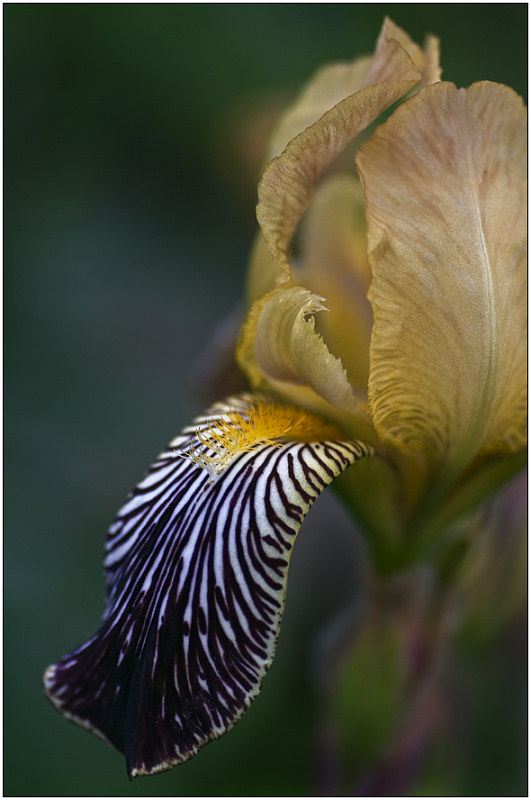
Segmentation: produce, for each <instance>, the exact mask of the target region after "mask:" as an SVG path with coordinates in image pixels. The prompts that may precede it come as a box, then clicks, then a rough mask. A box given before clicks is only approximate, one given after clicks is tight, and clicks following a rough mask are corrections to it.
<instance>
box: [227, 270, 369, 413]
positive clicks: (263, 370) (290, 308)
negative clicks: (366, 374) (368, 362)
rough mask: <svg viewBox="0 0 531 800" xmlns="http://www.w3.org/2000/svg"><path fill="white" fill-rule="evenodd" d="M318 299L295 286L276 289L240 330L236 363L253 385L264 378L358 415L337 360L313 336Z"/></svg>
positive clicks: (360, 399)
mask: <svg viewBox="0 0 531 800" xmlns="http://www.w3.org/2000/svg"><path fill="white" fill-rule="evenodd" d="M320 311H325V312H326V306H325V305H323V298H321V297H318V296H317V295H314V294H312V292H310V291H309V290H308V289H305V288H303V287H301V286H291V285H290V286H287V285H282V286H280V287H278V288H277V289H275V290H273V291H272V292H270V293H269V294H268V295H266V296H265V297H263V298H262V299H261V300H259V301H258V302H257V303H255V305H254V306H253V308H252V309H251V312H250V314H249V316H248V318H247V321H246V323H245V325H244V327H243V330H242V336H241V340H240V347H239V360H240V364H241V366H242V368H243V369H244V370H245V372H246V373H247V375H248V376H249V377H250V378H251V380H252V381H253V383H254V384H255V385H260V383H261V381H262V380H264V379H265V381H266V382H267V383H268V384H271V385H275V384H278V382H284V383H287V384H294V385H298V386H303V387H309V388H311V389H312V390H313V391H314V392H315V393H316V394H317V395H318V396H320V397H321V398H323V399H324V400H325V401H327V402H328V403H330V404H331V405H332V406H335V407H336V408H339V409H341V410H342V411H346V412H348V413H351V414H359V413H360V410H361V404H362V403H363V401H364V398H363V396H362V395H361V393H358V394H356V392H355V391H354V389H353V388H352V386H351V385H350V383H349V381H348V379H347V374H346V371H345V368H344V367H343V365H342V363H341V361H340V360H339V359H338V358H336V357H335V356H333V355H332V354H331V353H330V351H329V350H328V348H327V346H326V344H325V342H324V341H323V339H322V337H321V336H320V335H319V334H318V333H317V332H316V331H315V317H314V315H315V314H316V313H318V312H320Z"/></svg>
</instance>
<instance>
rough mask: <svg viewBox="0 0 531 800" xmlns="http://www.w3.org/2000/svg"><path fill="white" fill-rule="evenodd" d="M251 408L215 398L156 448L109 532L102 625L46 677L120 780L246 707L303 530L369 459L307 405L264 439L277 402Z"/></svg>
mask: <svg viewBox="0 0 531 800" xmlns="http://www.w3.org/2000/svg"><path fill="white" fill-rule="evenodd" d="M260 402H261V401H260ZM257 403H258V401H257V398H256V397H253V396H250V395H245V396H239V397H235V398H229V399H228V400H226V401H224V402H222V403H217V404H215V405H214V406H213V407H212V408H211V409H209V411H208V412H207V413H206V414H205V415H204V416H202V417H200V418H198V419H197V420H195V422H194V423H193V424H192V426H190V427H188V428H185V429H184V430H183V432H182V433H181V435H180V436H178V437H177V438H176V439H174V440H173V441H172V442H170V444H169V446H168V448H167V449H166V450H165V451H164V452H162V453H161V454H160V455H159V457H158V459H157V460H156V461H155V463H154V464H153V465H152V467H151V469H150V470H149V472H148V473H147V475H146V476H145V478H144V479H143V480H142V481H141V483H140V484H139V485H138V486H137V487H136V488H135V489H134V490H133V492H132V493H131V494H130V496H129V498H128V499H127V501H126V503H125V505H124V507H123V508H122V509H121V511H120V512H119V514H118V516H117V518H116V520H115V522H114V523H113V525H112V526H111V528H110V531H109V533H108V537H107V543H106V555H105V570H106V579H107V601H106V609H105V613H104V616H103V620H102V624H101V627H100V630H99V631H98V633H97V634H96V635H95V636H94V637H93V638H92V639H90V641H89V642H87V643H86V644H85V645H83V646H82V647H80V648H79V649H77V650H75V651H74V652H73V653H70V654H69V655H67V656H65V657H64V658H63V659H61V660H60V661H59V662H57V663H56V664H54V665H52V666H51V667H49V668H48V670H47V671H46V673H45V676H44V686H45V690H46V693H47V695H48V697H49V699H50V700H51V701H52V703H53V704H54V705H55V706H56V708H57V709H58V710H59V711H61V712H62V713H63V714H64V715H65V716H66V717H67V718H69V719H71V720H72V721H74V722H76V723H77V724H79V725H81V726H83V727H86V728H88V729H89V730H91V731H92V732H94V733H96V734H97V735H99V736H100V737H102V738H103V739H105V740H106V741H107V742H109V743H110V744H111V745H113V746H114V747H116V748H118V749H119V750H120V751H122V752H124V753H125V756H126V762H127V770H128V773H129V776H130V777H135V776H138V775H149V774H153V773H157V772H162V771H164V770H167V769H170V768H171V767H173V766H175V765H176V764H179V763H181V762H183V761H186V760H187V759H188V758H190V757H191V756H193V755H194V754H195V753H196V752H197V751H198V750H199V749H200V748H201V747H202V746H203V745H205V744H206V743H207V742H209V741H210V740H212V739H215V738H217V737H219V736H221V735H222V734H223V733H225V732H226V731H227V730H228V729H229V728H231V727H232V725H234V723H235V722H236V721H237V720H238V719H239V717H240V716H241V715H242V714H243V712H244V711H245V710H246V709H247V708H248V706H249V705H250V703H251V701H252V699H253V698H254V697H255V696H256V695H257V694H258V692H259V690H260V686H261V682H262V679H263V677H264V675H265V673H266V671H267V669H268V667H269V665H270V664H271V661H272V658H273V654H274V649H275V644H276V639H277V635H278V628H279V624H280V619H281V615H282V610H283V605H284V597H285V592H286V585H287V570H288V565H289V560H290V555H291V550H292V547H293V544H294V541H295V538H296V535H297V533H298V530H299V528H300V525H301V523H302V521H303V519H304V517H305V515H306V513H307V512H308V510H309V508H310V506H311V505H312V503H313V502H314V500H315V499H316V497H317V496H318V495H319V494H320V493H321V492H322V490H323V489H324V488H325V487H326V486H327V485H328V484H329V483H330V482H331V481H332V480H333V479H334V478H335V477H336V476H337V475H339V474H340V473H341V472H343V471H344V470H345V469H346V468H347V467H348V466H349V465H351V464H352V463H354V462H355V461H357V460H358V459H360V458H362V457H364V456H368V455H372V452H373V451H372V449H371V448H370V447H369V446H367V445H365V444H363V443H361V442H355V441H349V442H345V441H340V440H339V437H338V440H337V441H334V440H332V439H323V440H322V441H319V440H317V439H316V437H319V432H320V429H321V430H322V432H323V433H324V434H328V433H329V432H330V431H329V429H328V430H327V428H328V427H329V426H326V425H325V424H324V423H321V421H320V420H317V419H316V418H314V417H310V415H307V414H304V412H300V411H296V410H293V414H294V415H299V417H301V416H302V419H298V420H297V419H295V422H294V424H293V425H292V426H291V428H290V427H289V425H288V426H286V424H285V419H286V414H285V413H284V411H285V407H280V408H282V409H283V414H282V415H281V417H282V420H284V421H283V423H282V425H277V426H276V427H277V428H278V429H279V430H280V433H278V432H277V434H276V437H275V424H276V423H275V419H276V417H275V414H276V411H275V409H278V408H279V407H278V406H273V405H271V406H270V405H268V404H265V405H264V404H262V405H261V406H260V413H259V414H258V415H257V414H256V413H254V416H253V412H254V411H255V410H256V407H257ZM269 410H270V411H269ZM268 414H269V416H268ZM288 416H289V415H288ZM253 419H255V420H256V419H259V420H261V423H260V424H261V426H262V429H261V430H257V433H256V437H255V440H253V439H252V437H250V435H249V430H250V428H251V427H252V424H253V423H252V420H253ZM264 419H265V420H267V419H270V420H271V419H272V420H273V423H272V426H270V427H271V429H270V430H268V432H267V435H265V434H264V433H263V428H264V424H263V422H264ZM309 420H310V422H309ZM312 425H313V427H312ZM255 427H256V425H255ZM266 427H267V426H266ZM290 430H291V434H289V431H290ZM234 431H235V434H234V438H233V442H237V444H236V445H235V446H234V447H233V449H232V451H231V450H230V447H231V442H230V435H231V433H232V432H234ZM286 431H288V434H286ZM242 432H243V433H242ZM288 435H291V438H289V439H288V438H287V436H288ZM309 437H310V438H311V439H315V440H313V441H307V440H305V439H308V438H309Z"/></svg>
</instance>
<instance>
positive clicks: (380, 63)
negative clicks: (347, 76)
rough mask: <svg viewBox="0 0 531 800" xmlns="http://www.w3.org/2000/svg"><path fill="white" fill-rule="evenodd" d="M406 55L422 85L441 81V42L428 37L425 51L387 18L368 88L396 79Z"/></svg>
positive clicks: (379, 38) (368, 76) (366, 83)
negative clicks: (403, 57) (405, 54)
mask: <svg viewBox="0 0 531 800" xmlns="http://www.w3.org/2000/svg"><path fill="white" fill-rule="evenodd" d="M403 52H405V53H407V55H408V56H409V58H410V59H411V61H412V62H413V64H414V65H415V67H416V69H417V70H418V72H419V75H421V76H422V81H423V83H434V82H435V81H437V80H439V79H440V67H439V46H438V39H436V38H435V37H434V36H429V37H428V38H427V42H426V48H425V50H424V51H423V50H422V49H421V48H420V47H419V46H418V45H417V44H415V42H414V41H413V40H412V39H411V38H410V37H409V36H408V34H407V33H406V32H405V31H404V30H402V28H399V27H398V25H395V23H394V22H393V21H392V20H390V19H389V17H386V18H385V20H384V24H383V26H382V30H381V32H380V35H379V37H378V42H377V43H376V50H375V53H374V56H373V60H372V64H371V67H370V69H369V70H368V72H367V75H366V77H365V86H372V85H373V84H375V83H383V82H384V81H387V82H390V81H395V80H397V79H398V78H397V73H398V71H399V70H400V69H401V59H402V55H401V53H403Z"/></svg>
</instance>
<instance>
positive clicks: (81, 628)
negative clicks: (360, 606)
mask: <svg viewBox="0 0 531 800" xmlns="http://www.w3.org/2000/svg"><path fill="white" fill-rule="evenodd" d="M3 11H4V100H5V109H4V147H5V150H4V153H5V157H4V170H5V189H4V265H5V275H4V291H5V328H4V330H5V340H4V341H5V481H4V487H5V517H4V520H5V547H4V554H5V560H4V563H5V573H4V574H5V640H4V657H5V666H4V676H5V700H4V708H5V729H4V741H5V760H4V771H5V785H4V793H5V794H7V795H30V796H31V795H45V796H46V795H81V794H83V795H144V794H147V795H206V794H218V795H226V794H246V795H253V794H255V795H256V794H258V795H264V794H265V795H289V794H294V795H298V794H311V793H314V792H315V791H316V784H315V783H314V782H313V781H314V778H315V775H314V770H313V762H314V750H315V737H316V730H317V724H318V719H319V695H318V692H317V689H316V681H315V675H314V670H313V668H312V652H313V650H312V647H313V641H314V637H315V635H316V634H317V633H318V632H320V631H321V630H322V627H323V625H324V624H325V622H326V620H327V619H330V618H331V617H332V616H333V615H334V613H336V612H338V610H340V608H341V606H342V603H343V602H344V601H346V599H348V598H349V597H350V596H351V593H352V586H353V582H354V581H355V570H354V566H353V565H354V563H355V561H356V541H355V539H354V537H353V535H352V530H351V525H350V521H349V520H347V519H346V517H345V515H344V514H343V512H342V511H341V509H339V508H338V506H337V504H336V501H335V498H334V497H333V496H332V495H331V494H330V493H325V496H323V497H322V498H321V499H320V501H319V502H318V504H317V506H316V508H315V509H314V511H313V512H312V514H311V515H310V517H309V519H308V521H307V523H306V524H305V526H304V528H303V535H302V536H301V538H300V540H299V542H298V545H297V547H296V550H295V555H294V558H293V567H292V575H291V578H290V592H289V596H288V605H287V611H286V615H285V620H284V625H283V631H282V635H281V637H280V643H279V652H278V656H277V659H276V661H275V664H274V665H273V668H272V670H271V672H270V674H269V676H268V677H267V679H266V682H265V686H264V691H263V693H262V694H261V696H260V697H259V698H258V699H257V701H256V702H255V703H254V704H253V707H252V708H251V710H250V711H249V712H248V714H246V715H245V717H244V718H243V719H242V721H241V722H240V723H239V724H238V725H237V726H236V728H235V729H234V730H233V731H232V732H231V733H230V734H229V735H228V736H226V737H224V738H223V739H222V740H220V741H219V742H216V743H214V744H211V745H209V746H208V747H207V748H206V749H205V750H204V751H202V753H201V754H200V755H199V756H198V757H197V758H195V759H193V760H192V761H191V762H189V763H187V764H185V765H183V766H181V767H179V768H177V769H175V770H173V771H172V772H171V773H169V774H166V775H162V776H158V777H154V778H151V779H140V780H137V781H135V782H133V783H132V784H130V783H128V781H127V779H126V774H125V767H124V763H123V760H122V758H121V756H120V755H118V754H117V753H115V752H113V751H112V750H111V749H110V748H108V747H107V746H106V745H105V744H103V743H102V742H100V741H98V740H97V739H96V738H94V737H93V736H90V735H89V734H87V733H86V732H85V731H82V730H81V729H78V728H76V727H74V726H72V725H70V724H69V723H68V722H66V721H64V720H63V719H62V718H61V717H60V716H59V715H58V714H57V713H56V712H55V711H54V710H53V709H52V707H51V706H50V705H49V704H48V703H47V701H46V700H45V699H44V697H43V695H42V693H41V689H40V679H41V673H42V671H43V670H44V668H45V667H46V666H47V664H48V663H50V662H51V661H54V660H55V659H57V658H58V657H59V656H61V655H62V654H63V653H65V652H67V651H68V650H70V649H72V648H73V647H74V646H77V645H78V644H80V643H81V642H82V641H85V639H86V637H88V636H89V635H91V634H92V633H93V632H94V631H95V629H96V627H97V624H98V620H99V617H100V614H101V611H102V602H103V578H102V567H101V554H102V546H103V539H104V535H105V531H106V528H107V526H108V524H109V522H110V521H111V519H112V517H113V516H114V514H115V512H116V510H117V509H118V507H119V505H120V503H121V501H122V500H123V498H124V496H125V494H126V493H127V492H128V490H129V489H130V488H131V486H132V485H133V484H134V483H135V482H136V481H137V480H138V479H139V478H140V476H141V475H142V474H143V472H144V470H145V469H146V467H147V466H148V464H149V463H150V461H151V460H152V459H153V457H154V456H155V455H156V453H157V452H158V451H159V450H160V449H161V447H162V446H163V445H164V444H165V443H166V442H167V441H168V440H169V438H170V437H171V436H173V435H174V434H175V433H176V432H177V431H178V430H179V429H180V427H181V426H182V425H183V424H184V423H187V422H188V421H189V420H190V419H191V416H192V415H193V414H194V413H196V412H197V411H199V410H200V409H201V406H202V402H203V401H202V400H201V399H200V398H199V396H198V394H197V392H196V390H195V388H194V380H193V377H192V368H193V366H194V364H195V363H196V360H197V358H198V356H199V354H200V353H201V351H202V349H203V348H204V346H205V345H206V344H207V342H208V340H209V338H210V336H211V335H212V332H213V329H214V327H215V325H216V324H217V323H218V322H220V321H221V320H222V319H223V318H224V317H225V316H226V315H227V313H228V312H229V311H230V310H231V308H233V307H234V305H235V303H236V302H237V301H238V298H239V297H240V296H241V293H242V291H243V285H244V275H245V268H246V259H247V252H248V248H249V245H250V243H251V240H252V236H253V233H254V230H255V227H254V226H255V221H254V205H255V187H256V179H257V177H258V171H257V170H258V157H259V156H258V153H259V146H260V142H261V136H262V135H263V132H264V130H265V128H266V127H267V124H268V120H269V117H268V115H267V113H266V114H265V116H263V117H260V116H258V110H259V109H260V108H264V107H265V108H274V107H276V106H278V105H279V104H281V103H282V102H283V101H284V100H285V99H286V98H289V97H291V96H292V93H293V92H294V91H296V90H297V89H298V88H299V87H300V85H301V84H302V83H303V82H304V81H305V80H306V79H307V78H308V77H309V76H310V75H311V74H312V72H313V70H314V69H315V68H316V67H318V66H320V65H321V64H323V63H324V62H327V61H331V60H341V59H351V58H352V57H354V56H355V55H358V54H363V53H367V52H371V50H372V48H373V45H374V42H375V40H376V38H377V35H378V32H379V28H380V26H381V22H382V18H383V16H384V14H386V13H387V14H389V15H390V16H391V17H392V18H393V19H394V21H395V22H397V23H398V24H399V25H401V26H402V27H404V28H405V29H406V30H407V31H408V32H409V33H410V35H411V36H412V37H413V38H414V39H415V40H417V41H422V40H423V38H424V35H425V34H426V33H427V32H432V33H435V34H437V35H438V36H439V37H440V38H441V40H442V63H443V67H444V73H443V77H444V78H446V79H448V80H453V81H455V82H456V83H458V84H459V85H468V84H470V83H471V82H473V81H475V80H481V79H490V80H494V81H499V82H503V83H507V84H509V85H511V86H512V87H513V88H514V89H516V90H517V91H518V92H520V93H522V94H523V93H525V91H526V83H525V81H526V75H527V65H526V42H527V6H526V4H503V5H497V4H473V5H472V4H454V5H451V4H450V5H447V4H434V5H430V4H412V5H408V4H405V5H401V4H397V5H393V4H390V5H379V4H374V5H372V4H370V5H365V4H340V5H336V4H329V5H324V4H272V5H262V4H259V5H247V4H242V5H239V4H238V5H236V4H229V5H207V4H205V5H186V4H184V5H173V4H171V5H157V4H154V5H148V4H139V5H129V4H123V5H118V4H97V5H96V4H95V5H68V4H65V5H61V4H57V5H32V4H27V5H9V4H6V5H4V7H3ZM323 527H324V529H325V530H324V534H323ZM496 658H497V657H495V658H491V657H490V656H489V657H488V658H485V660H484V663H482V666H481V676H482V677H481V682H480V685H478V683H477V682H476V681H475V680H474V678H473V677H472V678H471V679H470V680H469V688H470V690H471V691H472V693H475V701H474V702H475V703H476V707H477V708H478V709H480V711H478V712H477V714H476V717H473V720H472V724H473V730H474V731H475V733H474V735H473V736H472V740H471V744H470V749H469V751H467V752H466V753H465V754H464V755H463V754H462V757H461V758H460V762H459V766H458V768H456V769H454V770H452V771H450V772H448V771H447V770H446V769H445V766H444V764H442V767H441V768H440V769H439V771H438V772H437V771H435V773H434V776H433V777H432V778H431V783H430V788H431V791H432V792H433V793H439V794H465V795H466V794H480V795H481V794H489V795H490V794H516V793H518V790H519V789H520V790H521V789H522V787H523V785H524V784H523V783H522V781H525V756H526V747H525V740H524V745H523V746H522V752H520V751H519V749H518V747H516V748H515V746H514V742H515V741H517V740H518V736H519V734H520V733H522V731H525V713H524V712H523V711H522V709H524V706H525V701H524V699H523V696H522V695H520V694H518V692H515V691H513V692H512V693H511V692H510V691H509V692H506V685H507V681H508V680H509V683H511V684H512V685H513V686H514V685H516V686H517V687H520V686H521V685H525V684H524V683H523V682H524V681H525V677H522V671H521V670H520V672H518V671H517V672H516V673H513V672H512V670H513V669H515V668H516V667H515V663H517V660H516V659H513V660H512V661H511V659H506V660H505V661H504V660H503V659H502V660H501V661H500V659H498V660H496ZM498 662H500V663H498ZM474 674H475V673H474V672H473V671H472V673H471V675H472V676H474ZM515 681H516V684H515ZM518 681H520V682H521V683H518ZM481 709H483V710H482V711H481ZM485 709H488V713H487V711H486V710H485ZM518 725H522V726H523V727H522V728H521V729H519V728H517V727H515V726H518ZM474 726H475V728H474ZM524 791H525V790H524Z"/></svg>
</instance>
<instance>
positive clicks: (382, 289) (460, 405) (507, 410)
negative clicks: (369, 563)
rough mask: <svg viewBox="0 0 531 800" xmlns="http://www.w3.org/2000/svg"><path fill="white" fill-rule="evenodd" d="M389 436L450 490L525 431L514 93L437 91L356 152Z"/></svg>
mask: <svg viewBox="0 0 531 800" xmlns="http://www.w3.org/2000/svg"><path fill="white" fill-rule="evenodd" d="M357 164H358V168H359V171H360V174H361V177H362V182H363V184H364V189H365V197H366V211H367V222H368V242H369V244H368V248H369V260H370V263H371V267H372V271H373V283H372V286H371V290H370V300H371V303H372V306H373V311H374V318H375V320H374V330H373V337H372V344H371V376H370V382H369V401H370V403H371V409H372V412H373V417H374V422H375V426H376V429H377V431H378V433H379V435H380V437H381V438H382V440H383V441H384V442H387V443H389V444H391V445H393V446H395V447H398V448H399V449H403V450H407V449H409V450H413V451H415V450H416V451H418V452H420V453H422V454H423V455H424V457H425V460H426V462H427V463H428V465H431V466H432V467H433V466H434V464H437V466H438V469H439V470H443V469H444V471H445V474H446V478H447V480H448V482H450V481H451V480H453V479H455V477H456V476H457V475H458V474H459V472H461V471H462V469H463V468H464V466H465V465H466V464H468V463H470V462H471V461H472V460H473V459H474V457H475V456H476V455H478V454H480V453H488V452H512V451H516V450H518V449H519V448H521V447H522V446H523V443H524V441H525V435H526V426H525V403H526V400H525V398H526V341H525V329H526V292H525V279H526V272H525V263H526V260H525V259H526V219H527V217H526V116H525V109H524V106H523V104H522V101H521V99H520V98H519V97H518V96H517V95H516V94H515V93H514V92H513V91H512V90H511V89H509V88H507V87H504V86H501V85H497V84H492V83H488V82H483V83H478V84H475V85H473V86H472V87H471V88H470V89H468V90H464V89H460V90H458V89H457V88H456V87H455V86H454V85H453V84H450V83H438V84H436V85H434V86H429V87H426V88H424V89H423V90H422V91H421V92H420V93H419V94H417V95H416V96H415V97H412V98H411V99H410V100H408V101H406V103H404V104H403V105H402V106H401V107H399V108H398V109H397V110H396V111H395V113H394V114H393V115H392V116H391V118H390V119H389V120H388V121H387V122H386V123H384V124H383V125H381V126H380V127H379V128H378V129H377V130H376V131H375V132H374V133H373V135H372V137H371V139H370V140H369V141H368V142H366V143H365V144H364V145H363V146H362V148H361V149H360V151H359V153H358V158H357Z"/></svg>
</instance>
